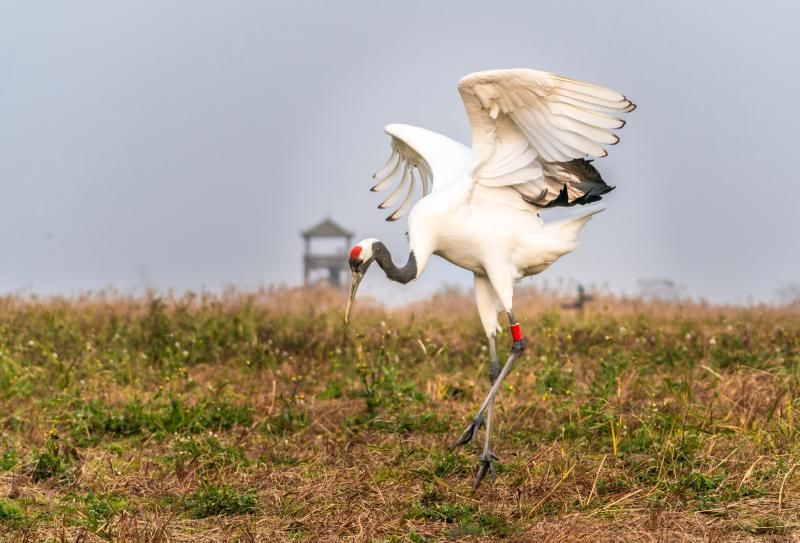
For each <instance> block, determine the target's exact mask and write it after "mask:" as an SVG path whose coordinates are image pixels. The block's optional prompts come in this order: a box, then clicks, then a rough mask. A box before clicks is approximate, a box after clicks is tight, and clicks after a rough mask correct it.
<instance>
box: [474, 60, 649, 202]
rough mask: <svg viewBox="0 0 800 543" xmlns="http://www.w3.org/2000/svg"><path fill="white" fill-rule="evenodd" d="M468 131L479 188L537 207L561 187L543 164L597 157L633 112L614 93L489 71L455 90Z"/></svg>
mask: <svg viewBox="0 0 800 543" xmlns="http://www.w3.org/2000/svg"><path fill="white" fill-rule="evenodd" d="M458 90H459V92H460V94H461V97H462V99H463V100H464V105H465V107H466V109H467V114H468V116H469V120H470V124H471V125H472V148H473V150H474V151H475V153H476V164H475V171H474V177H475V182H476V183H477V184H478V185H481V186H484V187H504V186H513V187H514V188H515V190H517V192H520V193H521V194H523V195H525V196H526V197H532V195H538V196H539V198H540V200H541V202H542V203H545V202H546V201H547V200H549V199H552V198H553V197H555V196H557V195H558V192H559V190H560V189H561V188H562V187H561V185H560V184H559V183H557V182H554V181H553V180H552V179H548V178H546V177H545V169H544V168H543V166H546V164H545V163H549V162H567V161H570V160H573V159H576V158H584V157H587V156H594V157H602V156H606V154H607V152H606V151H605V149H603V145H614V144H615V143H617V142H618V141H619V138H618V137H617V136H616V135H615V134H613V133H612V132H611V130H614V129H617V128H621V127H622V126H623V125H624V124H625V122H624V121H623V120H621V119H618V118H617V117H615V116H614V115H613V114H618V113H625V112H628V111H633V109H634V108H635V106H634V105H633V104H632V103H631V102H630V101H629V100H628V99H627V98H626V97H625V96H623V95H622V94H620V93H619V92H616V91H613V90H611V89H607V88H604V87H600V86H597V85H593V84H590V83H584V82H581V81H575V80H572V79H567V78H564V77H560V76H557V75H553V74H549V73H547V72H539V71H536V70H526V69H518V70H491V71H486V72H477V73H473V74H470V75H468V76H466V77H464V78H463V79H462V80H461V81H460V82H459V84H458Z"/></svg>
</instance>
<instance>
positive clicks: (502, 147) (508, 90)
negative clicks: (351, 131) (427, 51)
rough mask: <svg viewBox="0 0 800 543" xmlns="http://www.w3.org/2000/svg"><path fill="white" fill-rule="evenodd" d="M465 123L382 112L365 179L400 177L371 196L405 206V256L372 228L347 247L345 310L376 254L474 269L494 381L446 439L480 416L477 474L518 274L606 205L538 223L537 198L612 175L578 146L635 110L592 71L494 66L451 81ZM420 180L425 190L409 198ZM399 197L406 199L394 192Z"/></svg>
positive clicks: (574, 191)
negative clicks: (464, 139) (378, 149)
mask: <svg viewBox="0 0 800 543" xmlns="http://www.w3.org/2000/svg"><path fill="white" fill-rule="evenodd" d="M458 91H459V93H460V94H461V98H462V99H463V101H464V105H465V106H466V109H467V115H468V116H469V121H470V124H471V125H472V148H471V149H470V148H469V147H466V146H465V145H462V144H461V143H458V142H456V141H453V140H452V139H450V138H448V137H446V136H442V135H440V134H437V133H435V132H431V131H429V130H425V129H424V128H417V127H414V126H409V125H404V124H390V125H388V126H386V128H385V130H386V133H387V134H389V136H391V145H392V155H391V157H390V158H389V161H388V162H387V163H386V165H385V166H383V167H382V168H381V169H380V170H378V172H376V173H375V175H374V176H373V177H375V178H376V179H377V181H378V182H377V184H376V185H375V186H374V187H372V190H373V191H381V190H384V189H386V188H388V187H389V186H390V185H391V184H392V182H393V181H394V180H399V182H398V183H397V185H396V188H394V190H392V191H391V193H390V194H389V197H388V198H386V200H384V201H383V202H382V203H381V204H380V205H379V206H378V207H379V208H381V209H384V208H386V207H390V206H393V205H395V204H397V203H398V202H399V203H400V205H399V207H398V208H397V209H396V210H395V211H394V212H393V213H392V214H391V215H390V216H389V217H388V218H387V220H389V221H394V220H397V219H399V218H400V217H402V216H403V215H404V214H405V213H406V212H407V211H409V208H410V209H411V212H410V213H409V215H408V241H409V255H408V262H407V263H406V264H405V265H404V266H402V267H398V266H396V265H395V264H394V263H393V262H392V258H391V255H390V254H389V251H388V250H387V248H386V246H385V245H384V244H383V243H381V242H380V241H379V240H377V239H375V238H369V239H365V240H363V241H360V242H359V243H358V244H356V245H355V246H354V247H353V248H352V249H351V250H350V257H349V262H350V269H351V271H352V282H351V286H350V297H349V299H348V302H347V309H346V311H345V322H347V320H348V317H349V314H350V308H351V306H352V302H353V299H354V298H355V295H356V290H357V289H358V285H359V283H360V282H361V279H362V278H363V277H364V274H365V273H366V271H367V268H369V266H370V264H372V262H377V263H378V265H379V266H380V267H381V268H382V269H383V271H384V272H385V273H386V276H387V277H388V278H389V279H391V280H393V281H398V282H400V283H408V282H409V281H412V280H414V279H416V278H417V277H419V276H420V274H422V271H423V270H424V269H425V266H426V264H427V263H428V259H429V258H430V257H431V255H434V254H435V255H439V256H441V257H442V258H444V259H445V260H448V261H450V262H452V263H453V264H455V265H456V266H459V267H461V268H465V269H467V270H469V271H471V272H472V273H473V274H474V275H475V301H476V303H477V306H478V313H479V315H480V319H481V323H482V324H483V328H484V330H485V331H486V336H487V337H488V339H489V355H490V362H489V380H490V383H491V387H490V390H489V393H488V394H487V395H486V399H485V400H484V401H483V403H482V404H481V407H480V409H478V413H477V415H476V416H475V418H474V419H473V420H472V422H471V423H470V424H469V426H467V428H466V430H464V432H463V433H462V434H461V436H460V437H459V438H458V440H457V441H456V442H455V444H454V445H453V446H454V447H455V446H458V445H464V444H467V443H470V442H471V441H473V440H474V439H475V437H476V435H477V433H478V430H479V429H480V427H481V425H482V424H484V423H485V425H486V439H485V442H484V447H483V453H482V455H481V458H480V465H479V467H478V473H477V476H476V478H475V484H474V486H475V487H476V488H477V487H478V485H480V483H481V481H482V480H483V478H484V476H485V475H486V473H487V472H488V473H491V475H492V478H494V465H493V461H494V460H495V459H496V457H495V456H494V454H493V453H492V449H491V445H490V439H491V432H492V411H493V406H494V399H495V396H496V395H497V391H498V389H499V388H500V384H501V383H502V381H503V379H504V378H505V376H506V375H507V374H508V372H509V371H510V370H511V366H512V365H513V364H514V361H515V360H516V359H517V358H518V357H519V355H520V354H521V353H522V352H523V350H524V349H525V343H524V341H523V336H522V329H521V327H520V324H519V322H517V319H516V318H515V316H514V312H513V305H512V297H513V290H514V282H515V281H517V280H519V279H521V278H523V277H527V276H529V275H534V274H537V273H540V272H542V271H544V270H545V269H546V268H547V267H548V266H550V264H552V263H553V262H555V261H556V260H557V259H558V258H559V257H561V256H563V255H565V254H567V253H569V252H571V251H572V250H573V249H575V247H576V246H577V245H578V239H577V238H578V233H579V232H580V230H581V228H582V227H583V225H584V224H586V222H587V221H588V220H589V219H590V218H591V216H592V215H593V214H595V213H597V212H599V211H602V209H603V208H602V207H599V206H593V207H591V208H587V209H586V210H584V211H583V212H582V213H580V214H578V215H577V216H574V217H571V218H568V219H563V220H559V221H554V222H549V223H545V222H543V221H542V219H541V218H540V217H539V211H540V210H541V209H543V208H548V207H555V206H573V205H576V204H588V203H592V202H595V201H597V200H600V197H601V195H603V194H605V193H607V192H609V191H610V190H612V189H613V188H614V187H610V186H608V185H607V184H606V183H605V182H604V181H603V179H602V177H601V176H600V174H599V173H598V172H597V170H596V169H595V168H594V167H593V166H592V164H591V160H587V159H586V157H603V156H606V155H607V152H606V151H605V149H604V148H603V144H607V145H613V144H615V143H617V142H618V141H619V138H618V137H617V136H616V135H614V134H613V133H612V130H614V129H618V128H622V126H623V125H624V124H625V121H623V120H621V119H619V118H617V117H616V115H617V114H620V113H625V112H629V111H633V109H634V108H635V107H636V106H634V105H633V104H632V103H631V102H630V101H629V100H628V99H627V98H626V97H625V96H623V95H622V94H620V93H618V92H616V91H613V90H610V89H607V88H604V87H600V86H597V85H592V84H590V83H584V82H581V81H575V80H573V79H567V78H565V77H560V76H557V75H554V74H551V73H547V72H540V71H536V70H527V69H514V70H491V71H485V72H477V73H473V74H470V75H468V76H466V77H464V78H463V79H462V80H461V81H459V83H458ZM417 180H419V181H420V184H421V188H422V194H423V198H422V199H420V200H419V201H418V202H417V203H416V205H414V206H413V208H412V207H411V203H412V200H413V196H414V189H415V186H416V184H417ZM401 199H402V201H401ZM500 311H504V312H505V313H506V315H507V316H508V321H509V325H510V329H511V337H512V339H513V343H512V346H511V355H510V356H509V358H508V360H507V361H506V363H505V365H504V366H503V367H502V368H501V367H500V364H499V362H498V360H497V352H496V349H495V334H496V333H497V332H498V331H499V330H501V328H500V323H499V321H498V313H499V312H500Z"/></svg>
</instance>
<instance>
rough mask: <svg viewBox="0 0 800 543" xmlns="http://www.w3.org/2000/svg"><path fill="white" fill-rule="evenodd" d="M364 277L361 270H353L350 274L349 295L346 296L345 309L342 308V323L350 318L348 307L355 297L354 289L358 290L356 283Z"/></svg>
mask: <svg viewBox="0 0 800 543" xmlns="http://www.w3.org/2000/svg"><path fill="white" fill-rule="evenodd" d="M363 278H364V273H363V272H353V274H352V275H351V276H350V296H349V297H348V298H347V309H345V310H344V323H345V324H347V321H348V320H350V308H351V307H353V300H354V299H355V298H356V291H357V290H358V285H359V283H361V280H362V279H363Z"/></svg>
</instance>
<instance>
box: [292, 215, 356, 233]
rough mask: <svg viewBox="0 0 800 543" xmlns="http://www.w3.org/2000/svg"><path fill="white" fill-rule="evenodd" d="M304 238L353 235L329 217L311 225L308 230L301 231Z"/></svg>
mask: <svg viewBox="0 0 800 543" xmlns="http://www.w3.org/2000/svg"><path fill="white" fill-rule="evenodd" d="M302 235H303V237H304V238H339V237H342V238H349V237H351V236H352V235H353V233H352V232H350V231H348V230H345V229H344V228H342V227H341V226H339V225H338V224H336V223H335V222H333V221H332V220H331V219H330V218H326V219H325V220H324V221H322V222H321V223H319V224H317V225H316V226H312V227H311V228H309V229H308V230H304V231H303V232H302Z"/></svg>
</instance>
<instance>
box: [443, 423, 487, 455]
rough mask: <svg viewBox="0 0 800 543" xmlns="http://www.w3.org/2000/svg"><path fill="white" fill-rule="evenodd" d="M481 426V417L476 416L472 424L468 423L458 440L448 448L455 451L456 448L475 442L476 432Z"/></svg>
mask: <svg viewBox="0 0 800 543" xmlns="http://www.w3.org/2000/svg"><path fill="white" fill-rule="evenodd" d="M481 425H483V415H478V416H477V417H475V418H474V419H472V422H470V423H469V426H467V428H466V429H465V430H464V431H463V432H462V433H461V435H460V436H459V438H458V439H457V440H456V442H455V443H453V444H452V445H451V446H450V448H451V449H455V448H456V447H460V446H461V445H466V444H467V443H472V442H473V441H475V438H476V437H478V430H480V429H481Z"/></svg>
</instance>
